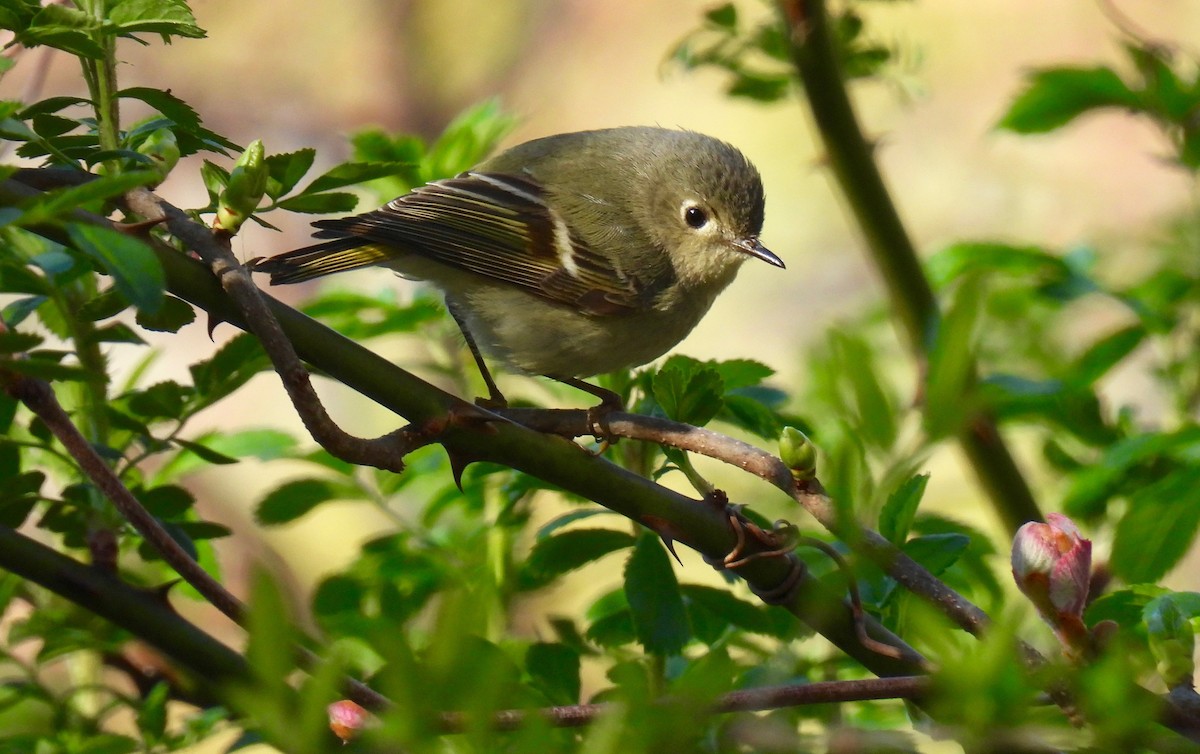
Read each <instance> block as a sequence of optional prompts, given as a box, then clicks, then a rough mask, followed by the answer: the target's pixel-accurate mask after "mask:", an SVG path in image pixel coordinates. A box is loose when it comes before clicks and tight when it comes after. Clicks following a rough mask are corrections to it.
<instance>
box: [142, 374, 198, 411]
mask: <svg viewBox="0 0 1200 754" xmlns="http://www.w3.org/2000/svg"><path fill="white" fill-rule="evenodd" d="M190 392H191V390H190V389H189V388H184V387H183V386H182V385H180V384H179V383H178V382H172V381H170V380H167V381H164V382H159V383H156V384H154V385H151V386H150V387H148V388H145V389H144V390H140V391H138V392H136V393H134V394H133V395H131V396H130V397H129V402H128V406H129V410H130V411H132V412H133V413H134V414H136V415H137V416H139V417H141V418H143V419H171V418H174V417H178V416H179V415H180V414H181V413H182V412H183V403H184V398H185V397H186V396H187V394H188V393H190Z"/></svg>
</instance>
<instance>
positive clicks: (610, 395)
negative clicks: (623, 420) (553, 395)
mask: <svg viewBox="0 0 1200 754" xmlns="http://www.w3.org/2000/svg"><path fill="white" fill-rule="evenodd" d="M546 376H547V377H549V378H550V379H552V380H554V381H555V382H561V383H562V384H564V385H570V386H571V387H573V388H575V389H576V390H582V391H583V392H585V393H588V394H589V395H594V396H596V397H597V398H599V399H600V405H599V406H596V408H598V409H601V410H603V411H606V412H607V411H624V410H625V404H624V403H622V402H621V396H619V395H617V394H616V393H614V392H613V391H611V390H609V389H607V388H602V387H600V386H599V385H593V384H592V383H590V382H584V381H583V380H581V379H579V378H578V377H558V376H555V375H553V374H548V375H546Z"/></svg>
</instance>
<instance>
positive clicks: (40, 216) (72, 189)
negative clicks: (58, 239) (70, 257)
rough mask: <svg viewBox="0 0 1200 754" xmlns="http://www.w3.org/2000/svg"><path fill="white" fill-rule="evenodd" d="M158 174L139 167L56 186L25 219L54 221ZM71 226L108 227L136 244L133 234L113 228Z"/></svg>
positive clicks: (123, 191)
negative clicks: (74, 184) (66, 185)
mask: <svg viewBox="0 0 1200 754" xmlns="http://www.w3.org/2000/svg"><path fill="white" fill-rule="evenodd" d="M155 178H156V176H155V174H154V173H151V172H149V171H146V170H135V171H130V172H127V173H118V174H116V175H106V176H101V177H99V178H94V179H91V180H89V181H87V182H85V183H81V184H79V185H78V186H69V187H66V188H61V189H54V190H52V191H47V192H45V193H44V194H42V195H41V196H40V197H39V198H38V201H37V202H36V203H35V204H33V205H32V206H31V207H30V208H29V211H28V212H27V214H26V216H25V218H24V221H25V222H28V223H38V222H45V221H47V220H52V219H54V218H56V217H57V216H59V215H61V214H64V213H66V212H70V211H71V210H74V209H78V208H80V207H83V206H85V205H89V204H92V203H94V202H101V201H105V200H107V199H111V198H112V197H114V196H120V195H121V194H124V193H125V192H127V191H131V190H132V189H135V188H138V187H140V186H145V185H147V184H150V183H153V182H154V180H155ZM71 228H91V229H95V230H104V231H107V232H108V233H112V234H114V235H120V236H124V237H125V238H126V239H128V240H130V241H133V242H135V243H141V242H140V241H134V239H132V238H131V237H130V236H125V235H124V234H121V233H118V232H117V231H115V230H112V229H110V228H102V227H100V226H94V225H87V224H82V223H71V224H70V225H68V226H67V229H68V230H70V229H71Z"/></svg>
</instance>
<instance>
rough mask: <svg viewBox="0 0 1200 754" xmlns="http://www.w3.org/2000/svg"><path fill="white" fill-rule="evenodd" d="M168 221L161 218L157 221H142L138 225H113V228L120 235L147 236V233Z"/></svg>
mask: <svg viewBox="0 0 1200 754" xmlns="http://www.w3.org/2000/svg"><path fill="white" fill-rule="evenodd" d="M166 221H167V218H165V217H160V218H158V219H157V220H141V221H139V222H136V223H113V224H112V226H113V229H114V230H116V231H117V232H119V233H125V234H127V235H130V236H144V235H146V231H148V230H150V229H151V228H153V227H154V226H155V225H161V224H162V223H165V222H166Z"/></svg>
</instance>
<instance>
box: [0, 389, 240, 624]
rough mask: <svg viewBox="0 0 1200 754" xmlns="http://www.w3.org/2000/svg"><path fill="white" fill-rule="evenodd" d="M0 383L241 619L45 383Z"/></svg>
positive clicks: (172, 560)
mask: <svg viewBox="0 0 1200 754" xmlns="http://www.w3.org/2000/svg"><path fill="white" fill-rule="evenodd" d="M0 385H2V386H3V388H4V391H5V392H7V393H8V394H9V395H11V396H12V397H14V398H16V399H17V400H19V401H20V402H21V403H23V404H25V406H26V407H28V408H29V410H30V411H32V412H33V413H34V414H35V415H37V417H38V418H39V419H41V420H42V423H43V424H45V425H46V428H47V429H49V430H50V433H51V434H53V435H54V437H55V438H57V439H58V441H59V442H60V443H62V446H63V447H64V448H65V449H66V450H67V453H69V454H70V455H71V457H72V458H74V459H75V463H77V464H78V465H79V468H80V469H81V470H82V471H83V473H84V475H86V476H87V478H88V479H89V480H91V482H92V484H94V485H96V488H97V489H98V490H100V492H101V493H102V494H103V495H104V496H105V497H107V498H108V499H109V500H110V501H112V504H113V506H114V507H115V508H116V509H117V510H118V511H119V512H120V514H121V515H122V516H124V517H125V520H126V521H128V522H129V523H130V524H131V525H132V526H133V528H134V529H136V530H137V532H138V533H139V534H141V535H142V537H144V538H145V540H146V541H147V542H149V543H150V546H151V547H153V548H154V549H155V550H156V551H157V552H158V553H159V554H160V555H162V557H163V560H165V561H166V562H167V564H168V565H170V566H171V568H173V569H175V572H176V573H178V574H179V575H180V576H181V577H183V579H184V580H185V581H186V582H187V583H188V584H191V585H192V586H193V587H195V589H196V591H198V592H200V594H202V595H204V598H205V599H207V600H208V601H209V602H211V603H212V604H213V605H214V606H215V607H216V608H217V609H218V610H220V611H221V612H222V613H224V614H225V615H227V616H228V617H229V618H230V619H232V620H233V621H235V622H238V623H240V622H241V621H242V620H243V619H244V618H245V605H243V604H242V603H241V601H239V600H238V599H237V597H234V596H233V595H232V594H230V593H229V592H228V591H227V590H226V589H225V587H223V586H221V584H220V583H219V582H218V581H217V580H216V579H214V578H213V577H212V576H209V575H208V572H207V571H205V570H204V569H203V568H201V567H200V564H199V563H197V562H196V561H195V560H193V559H192V557H191V556H190V555H188V553H187V551H186V550H184V549H183V548H182V547H181V546H180V545H179V543H178V542H176V541H175V539H174V538H173V537H172V536H171V535H170V534H169V533H168V532H167V530H166V529H165V528H164V527H163V525H162V524H160V523H159V522H158V519H156V518H155V517H154V516H152V515H151V514H150V512H149V511H147V510H146V509H145V508H144V507H142V504H141V503H140V502H138V499H137V498H136V497H134V496H133V493H132V492H130V491H129V488H127V487H126V486H125V485H124V484H123V483H122V482H121V480H120V479H118V478H117V476H116V474H114V473H113V471H112V469H110V468H109V466H108V464H107V463H105V462H104V459H103V458H101V457H100V454H99V453H97V452H96V450H95V449H94V448H93V447H92V445H91V443H89V442H88V441H87V438H85V437H84V436H83V434H82V433H80V431H79V430H78V429H77V428H76V427H75V424H74V423H73V422H72V421H71V417H70V416H68V415H67V412H66V411H65V410H64V409H63V407H62V405H61V404H59V402H58V398H57V396H55V395H54V390H53V388H51V387H50V384H49V383H47V382H46V381H44V380H39V379H36V378H33V377H28V376H25V375H19V374H15V373H12V372H0Z"/></svg>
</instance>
